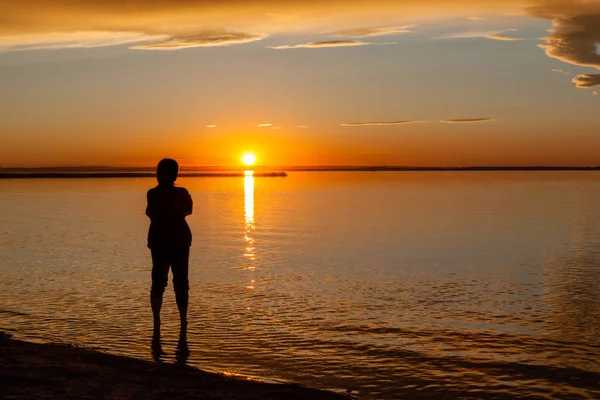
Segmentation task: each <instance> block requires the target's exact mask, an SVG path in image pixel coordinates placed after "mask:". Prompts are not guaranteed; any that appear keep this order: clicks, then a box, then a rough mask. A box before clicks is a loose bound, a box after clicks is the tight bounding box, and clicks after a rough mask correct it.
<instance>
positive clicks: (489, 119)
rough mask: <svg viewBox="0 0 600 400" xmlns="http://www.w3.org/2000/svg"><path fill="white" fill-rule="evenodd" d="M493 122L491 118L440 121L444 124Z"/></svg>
mask: <svg viewBox="0 0 600 400" xmlns="http://www.w3.org/2000/svg"><path fill="white" fill-rule="evenodd" d="M491 121H495V119H493V118H457V119H446V120H443V121H440V122H441V123H444V124H472V123H478V122H491Z"/></svg>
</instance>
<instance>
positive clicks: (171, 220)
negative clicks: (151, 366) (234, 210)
mask: <svg viewBox="0 0 600 400" xmlns="http://www.w3.org/2000/svg"><path fill="white" fill-rule="evenodd" d="M178 172H179V165H178V164H177V161H175V160H171V159H168V158H165V159H163V160H161V161H160V162H159V163H158V167H157V169H156V178H157V180H158V186H156V187H155V188H152V189H150V190H149V191H148V206H147V208H146V215H147V216H148V217H150V230H149V231H148V247H149V248H150V251H151V253H152V289H151V290H150V304H151V306H152V314H153V316H154V332H153V341H152V343H153V349H154V347H155V346H154V344H155V343H157V344H158V346H157V347H159V348H160V309H161V307H162V301H163V293H164V292H165V288H166V287H167V281H168V278H169V269H172V271H173V288H174V289H175V300H176V302H177V308H178V310H179V317H180V321H181V328H180V337H183V338H184V339H186V336H187V309H188V292H189V283H188V262H189V254H190V246H191V244H192V233H191V231H190V228H189V226H188V224H187V222H186V220H185V217H186V216H188V215H190V214H191V213H192V208H193V203H192V198H191V196H190V194H189V193H188V191H187V190H186V189H185V188H182V187H176V186H175V181H176V180H177V174H178ZM186 343H187V342H186ZM153 353H154V351H153Z"/></svg>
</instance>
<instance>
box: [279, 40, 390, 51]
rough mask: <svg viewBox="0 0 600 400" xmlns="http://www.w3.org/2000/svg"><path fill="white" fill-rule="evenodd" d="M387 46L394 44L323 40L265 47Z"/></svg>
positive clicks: (282, 48)
mask: <svg viewBox="0 0 600 400" xmlns="http://www.w3.org/2000/svg"><path fill="white" fill-rule="evenodd" d="M373 44H374V45H388V44H396V43H372V42H363V41H361V40H325V41H322V42H310V43H303V44H291V45H290V44H286V45H282V46H267V47H268V48H270V49H275V50H287V49H323V48H328V47H354V46H367V45H373Z"/></svg>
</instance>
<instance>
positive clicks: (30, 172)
mask: <svg viewBox="0 0 600 400" xmlns="http://www.w3.org/2000/svg"><path fill="white" fill-rule="evenodd" d="M251 170H253V171H254V173H253V176H254V177H256V178H276V177H286V176H287V172H453V171H454V172H482V171H483V172H486V171H488V172H491V171H600V166H599V167H560V166H559V167H548V166H537V167H536V166H532V167H523V166H504V167H489V166H480V167H383V166H374V167H352V166H349V167H327V166H326V167H256V168H252V169H251ZM155 176H156V173H155V171H154V168H150V167H144V168H120V167H47V168H0V179H31V178H38V179H39V178H59V179H60V178H153V177H155ZM180 176H181V177H190V178H203V177H231V178H241V177H244V176H248V175H247V173H246V172H245V170H244V169H242V168H238V169H235V168H226V167H195V168H194V167H188V168H185V167H183V168H182V169H181V172H180Z"/></svg>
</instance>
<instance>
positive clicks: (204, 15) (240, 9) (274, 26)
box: [0, 0, 520, 51]
mask: <svg viewBox="0 0 600 400" xmlns="http://www.w3.org/2000/svg"><path fill="white" fill-rule="evenodd" d="M519 1H520V0H506V1H502V2H499V1H497V0H384V1H373V0H331V1H323V2H317V1H306V0H280V1H273V0H251V1H240V0H169V1H165V0H127V1H123V0H102V1H82V0H35V1H26V0H22V1H20V0H0V10H2V12H1V13H0V38H1V39H3V49H4V50H5V51H6V48H8V49H13V48H14V47H15V45H16V42H19V41H22V40H23V39H22V37H23V36H28V38H29V39H31V38H33V37H34V36H29V35H35V38H36V41H34V42H32V41H28V43H29V44H30V45H31V48H35V49H38V48H49V47H46V46H45V45H43V44H47V43H54V42H53V41H52V40H51V38H48V37H47V36H48V35H57V34H65V33H68V34H71V33H73V35H74V36H81V37H85V36H86V35H88V34H94V35H96V36H98V40H100V39H105V37H104V36H105V35H106V33H107V32H110V33H111V34H112V33H115V32H132V33H134V35H136V36H139V37H140V39H143V40H140V41H138V40H137V38H136V39H134V40H132V41H129V39H128V40H127V41H126V43H136V45H135V46H134V47H135V48H136V49H146V50H147V49H152V50H157V49H158V50H165V49H170V50H175V49H186V48H190V47H205V46H217V45H221V46H223V45H229V44H236V43H248V42H251V41H254V40H259V39H260V38H263V37H265V36H263V35H262V34H257V33H256V32H260V33H264V34H265V35H272V34H276V33H286V34H289V33H292V32H294V33H302V34H307V33H315V32H324V31H325V32H337V33H338V34H340V35H342V36H344V37H348V35H357V37H363V36H381V35H389V34H401V33H406V32H404V31H408V30H410V28H408V27H403V26H401V25H398V20H399V19H401V20H403V21H408V22H410V21H416V20H423V19H428V20H447V19H451V18H455V17H457V16H461V17H466V16H468V15H477V14H483V13H493V12H497V13H502V12H508V11H512V10H514V6H515V5H516V4H518V3H519ZM357 21H360V24H361V26H365V27H367V28H356V29H344V27H347V26H355V25H356V23H357ZM373 27H375V28H373ZM381 27H382V28H381ZM207 31H208V32H217V33H216V34H213V35H212V36H219V35H225V36H226V37H221V38H215V37H212V38H209V37H207V36H206V34H205V32H207ZM99 32H104V33H99ZM219 32H220V33H219ZM223 32H225V33H223ZM230 32H233V33H230ZM227 35H231V36H227ZM157 36H158V37H159V38H157ZM145 41H147V42H148V43H147V44H143V43H142V42H145ZM112 43H113V42H111V41H110V40H108V41H104V40H103V41H102V43H101V44H100V45H104V46H105V45H111V44H112ZM117 43H121V41H120V40H118V41H117ZM137 43H140V44H137ZM42 45H43V46H42ZM78 45H81V46H89V43H88V42H81V41H80V40H79V38H78V37H74V38H71V39H70V40H69V43H68V46H69V48H70V46H72V47H77V46H78ZM40 46H41V47H40ZM94 46H99V44H97V43H95V44H94ZM52 48H64V46H62V47H61V46H56V45H55V46H54V47H52Z"/></svg>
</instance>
